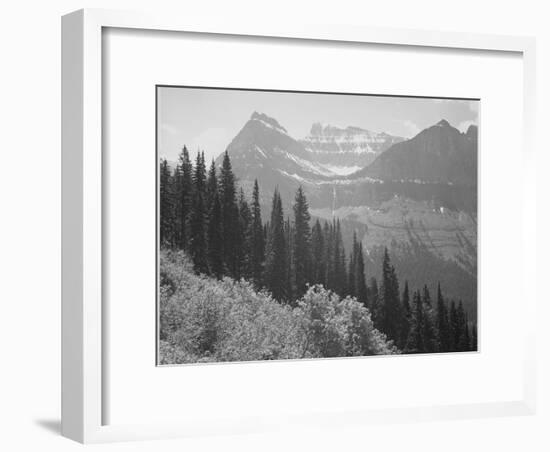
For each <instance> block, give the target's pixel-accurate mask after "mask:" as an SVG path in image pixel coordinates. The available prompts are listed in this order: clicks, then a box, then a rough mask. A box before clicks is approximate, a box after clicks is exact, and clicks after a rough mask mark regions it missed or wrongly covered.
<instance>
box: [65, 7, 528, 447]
mask: <svg viewBox="0 0 550 452" xmlns="http://www.w3.org/2000/svg"><path fill="white" fill-rule="evenodd" d="M62 38H63V39H62V44H63V68H62V69H63V71H62V72H63V338H62V343H63V353H62V357H63V369H62V376H63V400H62V431H63V434H64V435H65V436H67V437H69V438H72V439H75V440H77V441H81V442H104V441H115V440H129V439H152V438H164V437H175V436H197V435H213V434H224V433H228V434H229V433H233V434H234V433H250V432H259V431H266V430H267V431H269V430H280V429H281V428H295V427H296V426H297V425H298V426H300V427H301V428H304V427H305V428H307V427H315V426H318V425H331V426H336V427H337V426H338V425H349V424H350V423H371V422H399V421H402V420H415V421H416V420H425V419H426V420H427V419H449V420H451V419H457V418H472V417H486V416H504V415H518V414H532V413H534V410H535V404H534V401H535V383H534V365H535V362H534V331H533V325H534V323H533V321H532V319H533V318H534V316H535V302H536V295H535V289H534V285H533V284H530V279H531V275H532V274H534V267H535V258H534V252H535V251H534V250H535V249H536V246H535V243H534V241H535V236H534V233H533V231H534V227H535V226H534V224H535V221H534V218H535V213H534V212H535V204H534V199H535V182H534V167H533V166H534V165H533V164H532V153H533V149H532V147H531V137H532V129H533V114H534V109H533V101H534V89H535V88H534V69H533V68H534V41H533V40H532V39H530V38H519V37H504V36H484V35H471V34H460V33H434V32H424V31H411V30H386V29H366V28H365V29H356V28H346V27H336V26H334V27H322V28H318V27H315V26H311V27H308V26H305V27H301V28H300V29H291V28H285V26H280V28H278V29H273V26H270V25H269V24H258V23H256V24H255V25H250V24H246V23H245V22H244V21H243V23H241V24H231V25H227V24H217V23H211V24H201V25H197V24H193V23H189V22H186V21H185V20H182V21H179V20H174V19H173V18H166V17H157V16H155V17H153V16H144V15H140V14H135V13H122V12H111V11H103V10H82V11H77V12H75V13H72V14H69V15H67V16H64V17H63V37H62ZM512 330H513V331H514V334H513V335H511V334H510V331H512Z"/></svg>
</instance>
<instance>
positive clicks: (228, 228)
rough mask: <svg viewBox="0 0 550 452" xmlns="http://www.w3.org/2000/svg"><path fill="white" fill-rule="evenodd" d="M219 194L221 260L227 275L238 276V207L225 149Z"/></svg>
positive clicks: (231, 172) (229, 162)
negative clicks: (221, 240) (221, 238)
mask: <svg viewBox="0 0 550 452" xmlns="http://www.w3.org/2000/svg"><path fill="white" fill-rule="evenodd" d="M218 183H219V194H220V204H221V212H222V234H223V260H224V265H225V268H226V270H227V273H228V275H229V276H231V277H233V278H239V252H238V246H239V209H238V206H237V197H236V188H235V176H234V175H233V170H232V169H231V161H230V159H229V154H228V153H227V151H225V154H224V156H223V161H222V167H221V170H220V178H219V182H218Z"/></svg>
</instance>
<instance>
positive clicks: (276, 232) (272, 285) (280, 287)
mask: <svg viewBox="0 0 550 452" xmlns="http://www.w3.org/2000/svg"><path fill="white" fill-rule="evenodd" d="M284 229H285V225H284V215H283V205H282V202H281V196H280V195H279V190H277V189H275V192H274V193H273V202H272V207H271V221H270V222H269V232H268V240H267V251H266V264H265V285H266V287H267V289H268V290H269V291H270V292H271V294H272V295H273V297H274V298H275V299H276V300H279V301H285V300H287V290H286V289H287V256H286V241H285V230H284Z"/></svg>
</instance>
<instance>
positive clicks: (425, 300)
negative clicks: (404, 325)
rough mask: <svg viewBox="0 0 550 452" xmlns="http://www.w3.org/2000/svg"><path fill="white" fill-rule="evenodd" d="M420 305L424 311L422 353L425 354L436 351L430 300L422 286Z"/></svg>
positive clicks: (425, 288) (428, 293)
mask: <svg viewBox="0 0 550 452" xmlns="http://www.w3.org/2000/svg"><path fill="white" fill-rule="evenodd" d="M422 304H423V309H424V330H423V334H424V341H423V342H424V351H425V352H426V353H433V352H435V351H437V337H436V331H435V326H434V324H435V321H434V312H433V306H432V299H431V297H430V291H429V290H428V286H427V285H424V288H423V289H422Z"/></svg>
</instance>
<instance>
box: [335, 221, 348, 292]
mask: <svg viewBox="0 0 550 452" xmlns="http://www.w3.org/2000/svg"><path fill="white" fill-rule="evenodd" d="M333 251H334V256H333V257H334V289H333V290H334V291H335V292H336V293H338V294H340V295H345V294H346V292H347V271H346V270H347V268H346V251H345V249H344V244H343V241H342V230H341V228H340V219H339V218H338V219H337V220H336V223H335V227H334V248H333Z"/></svg>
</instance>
